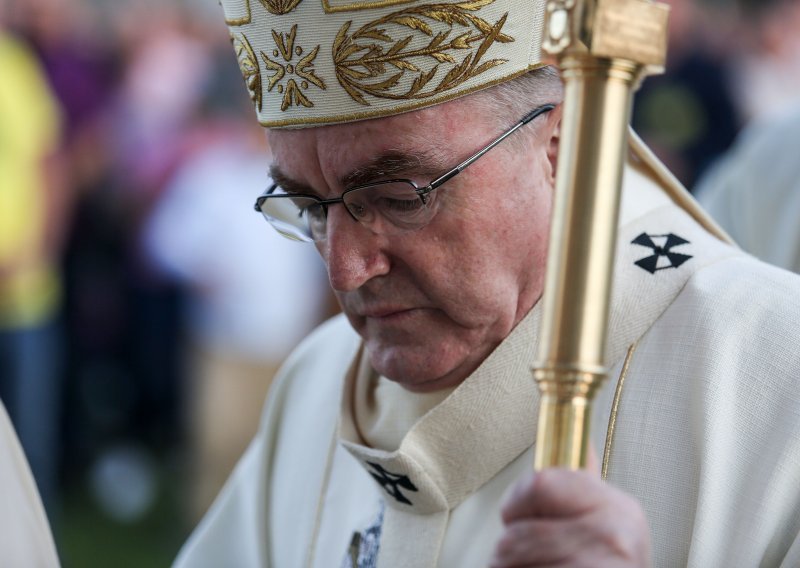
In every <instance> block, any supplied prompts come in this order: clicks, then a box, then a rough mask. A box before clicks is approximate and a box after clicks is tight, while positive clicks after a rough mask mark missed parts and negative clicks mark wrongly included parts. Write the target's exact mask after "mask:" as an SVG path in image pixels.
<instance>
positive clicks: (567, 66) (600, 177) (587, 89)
mask: <svg viewBox="0 0 800 568" xmlns="http://www.w3.org/2000/svg"><path fill="white" fill-rule="evenodd" d="M668 10H669V9H668V7H667V6H665V5H664V4H656V3H652V2H648V1H646V0H549V1H548V3H547V8H546V13H545V22H544V25H545V27H544V39H543V44H542V49H543V51H545V52H546V53H547V54H549V55H550V56H552V57H553V58H555V59H556V60H557V62H558V65H559V67H560V68H561V74H562V77H563V80H564V89H565V91H564V114H563V119H562V123H561V142H560V149H559V158H558V169H557V173H556V195H555V204H554V209H553V219H552V228H551V233H550V249H549V252H548V260H547V275H546V280H545V294H544V297H543V300H542V301H543V319H542V327H541V341H540V344H539V351H538V354H537V362H536V367H535V369H534V377H535V379H536V381H537V383H538V385H539V389H540V391H541V395H542V396H541V402H540V407H539V427H538V433H537V440H536V457H535V468H536V469H537V470H538V469H543V468H546V467H567V468H571V469H577V468H581V467H584V466H585V465H586V456H587V448H588V437H589V413H590V409H591V401H592V398H593V397H594V393H595V392H596V390H597V387H598V386H599V385H600V384H601V382H602V381H603V380H604V378H605V376H606V374H607V369H606V362H605V359H604V350H605V346H606V328H607V325H608V312H609V304H610V301H611V282H612V276H613V268H614V266H613V264H614V251H615V246H616V236H617V222H618V213H619V202H620V186H621V181H622V166H623V163H624V160H625V156H626V155H627V148H628V122H629V117H630V109H631V101H632V92H633V90H634V89H635V88H636V87H637V86H638V83H639V81H640V80H641V79H642V78H643V77H644V75H646V74H648V73H652V72H656V71H660V70H662V69H663V64H664V60H665V56H666V34H667V15H668Z"/></svg>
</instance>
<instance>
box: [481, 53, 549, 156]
mask: <svg viewBox="0 0 800 568" xmlns="http://www.w3.org/2000/svg"><path fill="white" fill-rule="evenodd" d="M470 98H471V99H472V102H473V104H475V105H477V109H478V110H479V112H480V113H482V114H484V115H485V116H491V117H493V119H492V120H493V121H496V122H497V129H498V130H504V129H506V128H508V127H510V126H511V125H513V124H514V121H516V120H519V119H521V118H522V117H523V116H525V115H526V114H527V113H529V112H530V111H531V110H533V109H534V108H536V107H537V106H539V105H543V104H546V103H554V104H559V103H561V102H562V100H563V99H564V88H563V85H562V83H561V76H560V74H559V71H558V69H557V68H556V67H553V66H550V65H548V66H545V67H540V68H539V69H534V70H533V71H528V72H527V73H525V74H523V75H520V76H519V77H516V78H515V79H512V80H510V81H506V82H505V83H500V84H499V85H495V86H494V87H491V88H490V89H486V90H484V91H479V92H478V93H476V94H475V95H473V96H472V97H470ZM521 132H525V133H527V132H534V131H532V130H528V129H523V130H522V131H521ZM529 140H530V137H529V136H519V134H517V135H515V136H514V138H513V139H510V140H509V142H507V143H506V144H509V143H510V144H511V145H512V146H517V147H520V143H521V142H522V143H523V145H524V143H525V142H526V141H529Z"/></svg>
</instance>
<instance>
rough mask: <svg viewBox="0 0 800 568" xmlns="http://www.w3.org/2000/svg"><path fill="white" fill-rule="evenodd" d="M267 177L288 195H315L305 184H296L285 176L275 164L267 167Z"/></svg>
mask: <svg viewBox="0 0 800 568" xmlns="http://www.w3.org/2000/svg"><path fill="white" fill-rule="evenodd" d="M269 176H270V177H271V178H272V181H273V183H275V184H277V185H279V186H281V187H282V188H283V189H284V190H285V191H287V192H288V193H316V192H314V191H312V190H311V188H310V187H308V186H306V185H305V184H302V183H300V182H297V181H295V180H293V179H292V178H290V177H289V176H287V175H286V174H285V173H283V172H282V171H281V170H280V168H279V167H278V166H276V165H275V164H272V165H271V166H270V167H269Z"/></svg>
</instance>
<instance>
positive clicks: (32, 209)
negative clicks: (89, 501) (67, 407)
mask: <svg viewBox="0 0 800 568" xmlns="http://www.w3.org/2000/svg"><path fill="white" fill-rule="evenodd" d="M2 29H3V28H2V27H0V30H2ZM0 33H3V35H2V36H0V70H2V80H0V398H2V400H3V402H4V404H5V405H6V407H7V408H8V412H9V415H10V417H11V420H12V422H13V424H14V426H15V427H16V429H17V432H18V434H19V437H20V441H21V443H22V447H23V448H24V450H25V453H26V454H27V457H28V460H29V462H30V464H31V469H32V470H33V475H34V478H35V479H36V482H37V484H38V486H39V491H40V492H41V494H42V499H43V501H44V504H45V507H46V509H47V510H48V513H49V514H51V515H52V514H53V508H54V507H55V506H56V496H57V488H58V456H59V450H60V446H59V437H58V432H59V421H60V416H61V393H62V377H63V364H62V363H63V361H62V349H61V346H62V339H61V334H60V329H59V324H58V314H59V307H60V303H61V299H62V285H61V278H60V275H59V261H60V255H61V251H62V246H63V241H64V235H65V231H66V226H67V222H68V218H69V207H70V196H69V191H68V185H67V184H65V183H64V182H65V179H64V169H63V162H62V156H61V154H60V148H61V146H60V140H61V138H60V137H61V130H60V125H61V114H60V109H59V106H58V103H57V101H56V100H55V98H54V96H53V93H52V91H51V89H50V87H49V85H48V83H47V79H46V77H45V75H44V73H43V71H42V69H41V67H40V65H39V63H38V61H37V59H36V56H35V54H34V53H33V52H32V51H30V50H29V49H27V48H26V47H25V46H24V45H23V44H22V43H20V42H19V41H17V40H15V39H13V38H12V37H11V36H9V35H7V34H6V33H5V32H0Z"/></svg>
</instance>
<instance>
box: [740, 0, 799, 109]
mask: <svg viewBox="0 0 800 568" xmlns="http://www.w3.org/2000/svg"><path fill="white" fill-rule="evenodd" d="M738 6H739V11H740V17H741V25H740V27H739V30H738V31H739V33H738V36H737V37H738V41H737V43H736V44H735V51H734V52H733V54H732V57H731V62H732V65H731V74H732V77H733V85H734V92H735V93H736V95H737V96H736V102H737V105H738V106H739V108H740V109H741V113H742V115H743V117H744V119H745V120H746V121H748V122H749V121H752V120H754V119H757V118H763V117H769V116H770V115H772V116H776V115H780V114H782V113H784V112H786V110H787V109H788V108H790V107H792V106H794V105H796V104H798V101H799V100H800V1H798V0H738Z"/></svg>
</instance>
